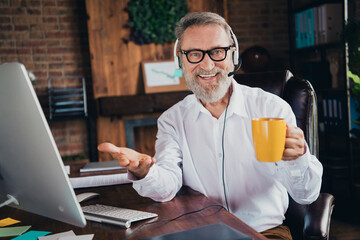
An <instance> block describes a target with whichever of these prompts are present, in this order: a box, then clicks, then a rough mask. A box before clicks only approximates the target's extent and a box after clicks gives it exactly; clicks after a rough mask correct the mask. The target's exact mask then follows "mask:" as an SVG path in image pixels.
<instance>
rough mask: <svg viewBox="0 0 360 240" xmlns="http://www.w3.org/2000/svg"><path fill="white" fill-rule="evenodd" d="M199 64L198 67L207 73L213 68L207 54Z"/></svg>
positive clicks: (213, 63) (212, 62) (213, 65)
mask: <svg viewBox="0 0 360 240" xmlns="http://www.w3.org/2000/svg"><path fill="white" fill-rule="evenodd" d="M200 64H201V65H200V67H201V68H202V69H204V70H207V71H209V70H211V69H213V68H214V67H215V62H214V61H213V60H212V59H211V58H210V56H209V54H205V56H204V59H203V60H202V61H201V62H200Z"/></svg>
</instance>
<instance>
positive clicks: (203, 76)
mask: <svg viewBox="0 0 360 240" xmlns="http://www.w3.org/2000/svg"><path fill="white" fill-rule="evenodd" d="M215 75H216V74H215V73H214V74H211V75H199V76H200V77H202V78H211V77H214V76H215Z"/></svg>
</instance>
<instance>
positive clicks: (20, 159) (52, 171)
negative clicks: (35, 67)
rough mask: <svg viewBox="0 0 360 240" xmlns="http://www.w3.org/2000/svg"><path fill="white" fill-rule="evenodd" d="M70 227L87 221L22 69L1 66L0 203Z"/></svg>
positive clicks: (15, 64) (31, 87)
mask: <svg viewBox="0 0 360 240" xmlns="http://www.w3.org/2000/svg"><path fill="white" fill-rule="evenodd" d="M8 196H12V197H14V198H15V199H16V200H17V202H18V205H16V204H14V203H12V204H10V205H9V206H12V207H15V208H19V209H22V210H25V211H28V212H32V213H35V214H38V215H42V216H45V217H49V218H53V219H56V220H59V221H62V222H66V223H69V224H72V225H75V226H79V227H84V226H85V225H86V220H85V218H84V215H83V212H82V210H81V207H80V204H79V203H78V202H77V200H76V196H75V193H74V190H73V189H72V187H71V184H70V181H69V178H68V176H67V174H66V171H65V169H64V165H63V162H62V159H61V156H60V154H59V151H58V149H57V146H56V143H55V141H54V138H53V136H52V134H51V131H50V128H49V126H48V123H47V120H46V118H45V115H44V113H43V111H42V108H41V106H40V103H39V101H38V99H37V96H36V93H35V91H34V88H33V85H32V83H31V81H30V79H29V77H28V74H27V71H26V69H25V67H24V66H23V65H22V64H20V63H15V62H14V63H4V64H1V65H0V204H1V203H3V202H5V201H6V200H7V199H8Z"/></svg>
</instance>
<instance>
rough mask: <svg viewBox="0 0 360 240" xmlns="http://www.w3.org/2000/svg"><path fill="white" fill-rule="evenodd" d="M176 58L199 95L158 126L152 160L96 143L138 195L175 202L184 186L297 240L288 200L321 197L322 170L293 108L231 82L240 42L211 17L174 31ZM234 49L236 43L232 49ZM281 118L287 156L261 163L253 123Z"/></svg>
mask: <svg viewBox="0 0 360 240" xmlns="http://www.w3.org/2000/svg"><path fill="white" fill-rule="evenodd" d="M175 34H176V37H177V38H178V44H177V46H176V47H177V49H176V52H177V53H178V56H175V57H176V58H178V60H179V65H180V66H181V68H182V70H183V72H184V76H185V79H186V83H187V85H188V87H189V89H190V90H191V91H192V92H193V93H194V94H192V95H189V96H187V97H186V98H185V99H183V100H182V101H180V102H179V103H177V104H175V105H174V106H173V107H171V108H170V109H168V110H167V111H165V112H164V113H163V114H162V115H161V116H160V118H159V120H158V133H157V140H156V145H155V149H156V154H155V156H154V157H153V158H152V157H150V156H147V155H145V154H141V153H138V152H136V151H134V150H132V149H128V148H121V147H116V146H114V145H112V144H110V143H103V144H100V145H99V147H98V148H99V150H100V151H103V152H109V153H111V154H112V156H113V157H114V158H116V159H118V160H119V163H120V165H121V166H124V167H126V168H127V169H128V172H129V179H131V180H132V181H133V187H134V189H136V190H137V192H138V193H139V194H140V195H142V196H146V197H150V198H152V199H154V200H156V201H169V200H171V199H172V198H173V197H174V196H175V195H176V193H177V192H178V191H179V189H180V188H181V187H182V185H186V186H189V187H191V188H192V189H194V190H197V191H199V192H201V193H203V194H204V195H206V196H207V197H209V198H211V199H213V200H215V201H217V202H219V203H220V204H222V205H223V206H225V207H226V208H227V209H228V211H230V212H231V213H233V214H234V215H236V216H237V217H238V218H240V219H241V220H243V221H244V222H246V223H247V224H248V225H250V226H251V227H253V228H254V229H256V230H257V231H259V232H262V233H263V235H265V236H267V237H268V238H270V239H292V238H291V234H290V231H289V229H288V228H287V227H286V226H284V225H282V223H283V220H284V214H285V212H286V210H287V208H288V203H289V199H288V194H290V195H291V197H292V198H293V199H294V200H295V201H297V202H299V203H304V204H305V203H311V202H312V201H314V200H316V198H317V197H318V195H319V191H320V186H321V176H322V166H321V164H320V162H319V161H318V160H317V159H316V157H314V156H313V155H311V154H310V153H309V152H308V150H307V145H306V142H305V140H304V135H303V132H302V130H301V129H300V128H298V127H296V120H295V116H294V114H293V112H292V110H291V107H290V106H289V105H288V104H287V103H286V102H285V101H283V100H282V99H280V98H279V97H277V96H275V95H273V94H270V93H267V92H264V91H262V90H261V89H258V88H249V87H247V86H243V85H240V84H238V83H236V81H235V80H234V79H233V78H232V75H233V72H234V69H235V67H236V66H234V62H236V59H234V56H236V55H237V54H236V51H239V50H238V49H236V46H237V40H236V38H235V35H234V34H233V33H232V30H231V28H230V26H229V25H228V24H227V23H226V22H225V20H224V19H223V18H222V17H221V16H219V15H217V14H214V13H208V12H203V13H190V14H188V15H186V16H185V17H183V18H182V19H181V20H180V22H179V23H178V26H177V27H176V29H175ZM234 43H236V44H234ZM259 117H277V118H284V119H285V120H286V122H287V131H286V142H285V150H284V153H283V156H282V160H281V161H279V162H276V163H264V162H259V161H258V160H257V159H256V155H255V150H254V145H253V143H252V133H251V119H252V118H259Z"/></svg>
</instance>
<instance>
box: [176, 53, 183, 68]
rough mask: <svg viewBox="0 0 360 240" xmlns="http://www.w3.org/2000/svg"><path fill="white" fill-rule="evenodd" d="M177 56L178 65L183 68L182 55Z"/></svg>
mask: <svg viewBox="0 0 360 240" xmlns="http://www.w3.org/2000/svg"><path fill="white" fill-rule="evenodd" d="M176 57H177V60H178V65H179V68H182V63H181V57H180V54H179V55H177V56H176Z"/></svg>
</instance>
